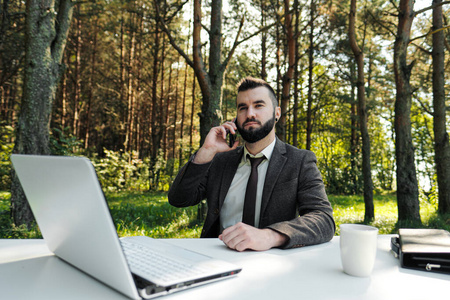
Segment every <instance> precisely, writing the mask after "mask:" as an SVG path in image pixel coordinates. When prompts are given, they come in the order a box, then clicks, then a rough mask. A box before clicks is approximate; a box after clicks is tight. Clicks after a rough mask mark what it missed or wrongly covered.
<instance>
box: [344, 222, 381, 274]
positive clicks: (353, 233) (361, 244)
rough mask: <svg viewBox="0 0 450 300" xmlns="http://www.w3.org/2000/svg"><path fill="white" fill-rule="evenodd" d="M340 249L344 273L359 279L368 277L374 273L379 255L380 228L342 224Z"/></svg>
mask: <svg viewBox="0 0 450 300" xmlns="http://www.w3.org/2000/svg"><path fill="white" fill-rule="evenodd" d="M340 229H341V236H340V248H341V262H342V266H343V267H344V272H345V273H347V274H349V275H352V276H358V277H368V276H370V274H371V273H372V270H373V266H374V264H375V257H376V254H377V236H378V228H376V227H372V226H367V225H359V224H341V225H340Z"/></svg>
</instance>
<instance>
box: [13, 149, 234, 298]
mask: <svg viewBox="0 0 450 300" xmlns="http://www.w3.org/2000/svg"><path fill="white" fill-rule="evenodd" d="M11 160H12V163H13V165H14V169H15V171H16V173H17V175H18V177H19V180H20V182H21V184H22V187H23V189H24V191H25V195H26V197H27V200H28V202H29V204H30V206H31V209H32V211H33V214H34V217H35V218H36V221H37V223H38V225H39V228H40V230H41V233H42V235H43V237H44V240H45V241H46V243H47V246H48V248H49V249H50V251H52V252H53V253H54V254H55V255H56V256H58V257H59V258H61V259H62V260H64V261H66V262H67V263H69V264H71V265H73V266H74V267H76V268H78V269H80V270H81V271H83V272H85V273H87V274H89V275H90V276H92V277H94V278H96V279H97V280H99V281H101V282H103V283H105V284H106V285H108V286H110V287H112V288H113V289H115V290H117V291H119V292H121V293H122V294H124V295H126V296H128V297H129V298H132V299H140V298H141V297H142V298H145V299H149V298H153V297H157V296H161V295H164V294H168V293H172V292H175V291H179V290H182V289H186V288H190V287H194V286H197V285H201V284H205V283H209V282H213V281H216V280H220V279H225V278H229V277H230V276H233V275H236V274H237V273H239V272H240V271H241V269H240V268H239V267H237V266H235V265H233V264H231V263H228V262H224V261H220V260H216V259H213V258H211V257H208V256H204V255H202V254H199V253H195V252H192V251H189V250H187V249H183V248H181V247H176V246H173V245H171V244H169V243H166V242H164V241H161V240H155V239H152V238H149V237H143V236H138V237H126V238H121V239H119V238H118V235H117V232H116V228H115V226H114V223H113V220H112V217H111V214H110V211H109V208H108V205H107V203H106V200H105V198H104V195H103V192H102V189H101V187H100V184H99V182H98V179H97V175H96V173H95V170H94V167H93V166H92V164H91V162H90V161H89V160H88V159H86V158H82V157H63V156H35V155H12V156H11ZM161 264H162V265H161Z"/></svg>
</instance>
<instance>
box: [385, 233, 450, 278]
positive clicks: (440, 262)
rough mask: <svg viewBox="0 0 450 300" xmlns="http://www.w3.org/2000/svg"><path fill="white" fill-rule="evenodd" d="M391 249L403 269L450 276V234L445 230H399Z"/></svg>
mask: <svg viewBox="0 0 450 300" xmlns="http://www.w3.org/2000/svg"><path fill="white" fill-rule="evenodd" d="M398 233H399V235H398V237H394V238H392V241H391V248H392V250H393V251H394V252H395V253H397V254H398V258H399V260H400V264H401V266H402V267H403V268H409V269H416V270H424V271H429V272H439V273H447V274H450V233H449V232H448V231H446V230H443V229H399V231H398Z"/></svg>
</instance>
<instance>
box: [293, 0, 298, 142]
mask: <svg viewBox="0 0 450 300" xmlns="http://www.w3.org/2000/svg"><path fill="white" fill-rule="evenodd" d="M294 9H295V36H296V37H298V35H299V26H300V22H299V18H300V9H299V3H298V0H294ZM298 45H299V43H295V61H296V62H298V60H299V49H298V48H299V47H298ZM299 78H300V71H299V69H298V64H297V63H296V64H295V68H294V107H293V111H292V114H293V116H292V145H293V146H294V147H298V102H299V93H300V91H299V89H298V80H299Z"/></svg>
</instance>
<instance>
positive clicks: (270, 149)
mask: <svg viewBox="0 0 450 300" xmlns="http://www.w3.org/2000/svg"><path fill="white" fill-rule="evenodd" d="M276 141H277V139H276V138H275V139H273V141H272V143H270V144H269V145H268V146H267V147H266V148H264V149H263V150H262V151H261V152H259V153H257V154H256V155H253V154H250V152H248V150H247V147H245V145H244V155H243V157H242V162H243V163H247V160H248V159H247V154H248V155H250V157H262V156H265V157H266V159H267V160H268V161H269V160H270V158H271V157H272V153H273V149H274V148H275V142H276Z"/></svg>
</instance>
